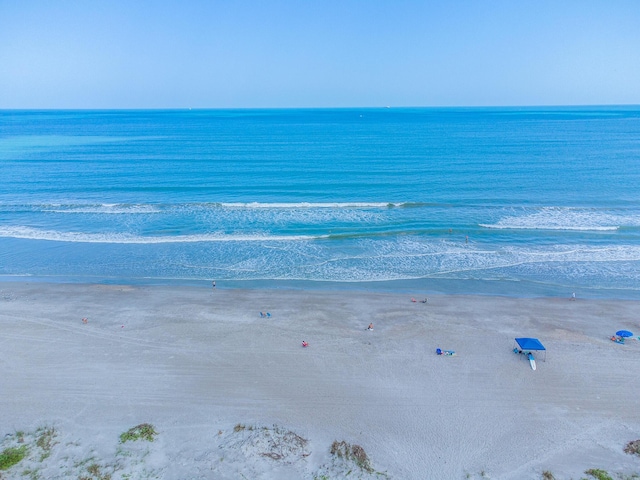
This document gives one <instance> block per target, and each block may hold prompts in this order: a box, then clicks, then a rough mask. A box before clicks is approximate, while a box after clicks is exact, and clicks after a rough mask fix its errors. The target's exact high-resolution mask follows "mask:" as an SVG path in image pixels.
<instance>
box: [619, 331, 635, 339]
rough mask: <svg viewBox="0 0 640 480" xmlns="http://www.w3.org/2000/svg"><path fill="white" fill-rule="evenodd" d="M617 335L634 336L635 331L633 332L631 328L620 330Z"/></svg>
mask: <svg viewBox="0 0 640 480" xmlns="http://www.w3.org/2000/svg"><path fill="white" fill-rule="evenodd" d="M616 335H617V336H619V337H623V338H624V337H633V333H631V332H630V331H629V330H618V331H617V332H616Z"/></svg>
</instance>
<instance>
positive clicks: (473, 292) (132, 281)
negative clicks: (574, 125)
mask: <svg viewBox="0 0 640 480" xmlns="http://www.w3.org/2000/svg"><path fill="white" fill-rule="evenodd" d="M211 280H216V281H217V282H218V288H220V289H232V290H274V291H289V290H290V291H311V292H332V291H344V292H346V293H348V292H351V293H363V294H368V293H372V294H391V295H394V294H395V295H419V296H424V295H427V296H431V295H469V296H490V297H491V296H496V297H507V298H571V297H572V295H573V294H574V293H575V294H576V296H577V297H578V298H583V299H591V300H630V301H640V290H630V289H619V288H602V287H599V288H595V287H594V288H591V287H573V288H570V287H567V286H563V285H551V284H546V283H535V282H527V281H506V280H505V281H490V280H476V279H466V280H460V279H404V280H386V281H376V282H336V281H313V280H277V279H264V280H225V279H211ZM211 280H209V279H206V280H202V279H174V278H155V279H152V278H142V279H138V278H103V277H99V278H86V277H74V276H62V277H50V276H45V277H43V276H30V275H24V276H16V275H4V276H0V286H1V285H3V284H11V283H34V284H36V283H37V284H40V283H42V284H56V285H127V286H131V287H141V288H142V287H167V288H169V287H170V288H205V289H207V288H210V287H211Z"/></svg>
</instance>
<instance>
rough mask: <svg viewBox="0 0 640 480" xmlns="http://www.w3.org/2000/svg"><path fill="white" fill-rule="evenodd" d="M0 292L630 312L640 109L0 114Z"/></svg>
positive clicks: (638, 220)
mask: <svg viewBox="0 0 640 480" xmlns="http://www.w3.org/2000/svg"><path fill="white" fill-rule="evenodd" d="M0 279H4V280H20V279H23V280H29V281H65V282H108V283H121V282H124V283H136V284H157V283H163V284H167V283H169V284H173V283H179V284H198V285H203V286H208V285H210V281H211V280H214V279H215V280H216V281H217V284H218V287H219V288H224V287H225V286H229V287H243V286H246V287H253V286H261V287H275V288H277V287H294V288H336V287H337V288H353V289H375V290H386V291H403V292H411V293H412V294H414V295H421V294H423V293H424V294H429V293H437V292H443V293H481V294H484V293H492V294H503V295H514V296H520V295H527V296H528V295H554V296H566V297H569V296H570V295H571V293H572V292H576V294H577V295H578V296H585V297H618V298H640V107H635V108H634V107H617V108H616V107H581V108H482V109H480V108H478V109H394V108H391V109H336V110H332V109H321V110H316V109H313V110H194V111H175V110H172V111H0Z"/></svg>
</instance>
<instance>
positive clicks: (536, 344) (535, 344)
mask: <svg viewBox="0 0 640 480" xmlns="http://www.w3.org/2000/svg"><path fill="white" fill-rule="evenodd" d="M516 343H517V344H518V347H520V350H521V351H523V352H532V351H543V352H544V359H543V360H544V361H545V362H546V361H547V349H546V348H544V345H542V343H540V340H538V339H537V338H516Z"/></svg>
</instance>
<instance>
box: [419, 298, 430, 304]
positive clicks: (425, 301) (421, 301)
mask: <svg viewBox="0 0 640 480" xmlns="http://www.w3.org/2000/svg"><path fill="white" fill-rule="evenodd" d="M427 302H428V298H427V297H424V300H420V303H427Z"/></svg>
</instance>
